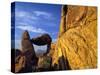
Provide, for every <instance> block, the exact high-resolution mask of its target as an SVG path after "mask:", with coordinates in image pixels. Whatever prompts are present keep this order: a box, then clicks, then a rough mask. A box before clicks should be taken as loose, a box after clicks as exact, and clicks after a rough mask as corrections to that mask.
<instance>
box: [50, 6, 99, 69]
mask: <svg viewBox="0 0 100 75" xmlns="http://www.w3.org/2000/svg"><path fill="white" fill-rule="evenodd" d="M52 60H53V62H52V65H53V66H54V68H55V69H58V70H66V69H87V68H96V67H97V8H96V7H86V6H66V5H64V6H63V7H62V15H61V23H60V32H59V36H58V40H57V43H56V47H55V51H54V53H53V58H52Z"/></svg>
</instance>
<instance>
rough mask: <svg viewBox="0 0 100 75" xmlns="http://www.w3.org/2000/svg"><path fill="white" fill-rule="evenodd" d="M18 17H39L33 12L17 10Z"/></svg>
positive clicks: (34, 18)
mask: <svg viewBox="0 0 100 75" xmlns="http://www.w3.org/2000/svg"><path fill="white" fill-rule="evenodd" d="M16 17H18V18H26V19H32V20H37V19H38V17H36V16H35V15H33V14H32V13H29V12H25V11H19V12H16Z"/></svg>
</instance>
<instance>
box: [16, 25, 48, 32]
mask: <svg viewBox="0 0 100 75" xmlns="http://www.w3.org/2000/svg"><path fill="white" fill-rule="evenodd" d="M16 28H18V29H21V30H28V31H30V32H35V33H48V32H47V31H45V30H43V29H41V28H37V27H33V26H30V25H20V26H16Z"/></svg>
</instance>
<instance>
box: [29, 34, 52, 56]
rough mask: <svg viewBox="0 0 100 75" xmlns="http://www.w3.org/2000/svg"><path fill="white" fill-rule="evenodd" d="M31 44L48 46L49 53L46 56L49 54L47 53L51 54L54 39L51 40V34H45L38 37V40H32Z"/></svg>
mask: <svg viewBox="0 0 100 75" xmlns="http://www.w3.org/2000/svg"><path fill="white" fill-rule="evenodd" d="M31 42H32V43H33V44H35V45H38V46H42V45H47V52H46V53H45V54H47V53H49V50H50V47H51V42H52V39H51V37H50V35H49V34H43V35H41V36H38V37H36V38H32V39H31Z"/></svg>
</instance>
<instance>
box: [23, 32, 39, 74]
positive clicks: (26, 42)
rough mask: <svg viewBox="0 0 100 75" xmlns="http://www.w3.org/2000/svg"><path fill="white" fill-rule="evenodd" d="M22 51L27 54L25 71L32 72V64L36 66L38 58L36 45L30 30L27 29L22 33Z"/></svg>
mask: <svg viewBox="0 0 100 75" xmlns="http://www.w3.org/2000/svg"><path fill="white" fill-rule="evenodd" d="M21 43H22V53H23V55H24V56H25V68H24V72H32V66H36V63H37V62H38V58H37V57H36V54H35V51H34V47H33V45H32V42H31V41H30V36H29V33H28V31H25V32H24V33H23V35H22V42H21Z"/></svg>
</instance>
